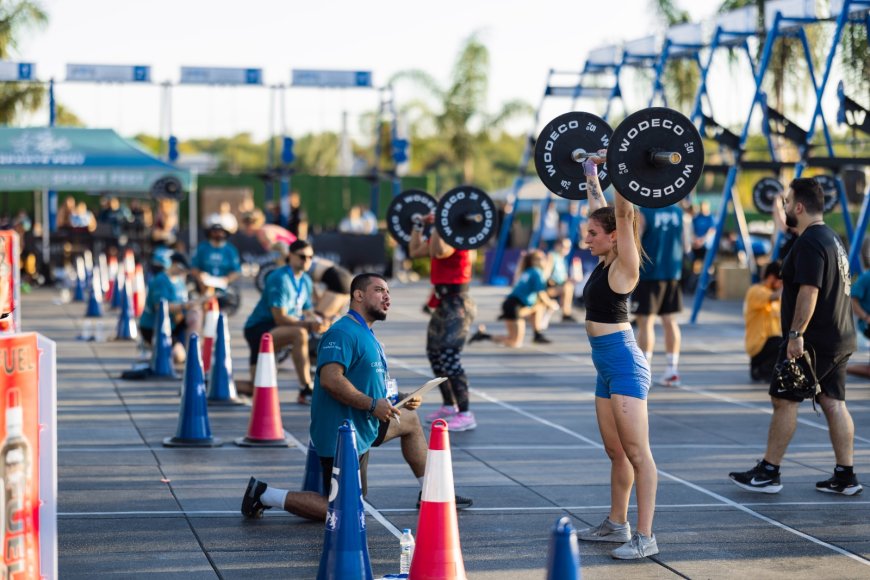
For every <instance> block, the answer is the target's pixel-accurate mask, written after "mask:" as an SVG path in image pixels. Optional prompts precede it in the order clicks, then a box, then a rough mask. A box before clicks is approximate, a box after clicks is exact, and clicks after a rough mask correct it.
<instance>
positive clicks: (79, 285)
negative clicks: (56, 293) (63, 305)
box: [73, 273, 87, 302]
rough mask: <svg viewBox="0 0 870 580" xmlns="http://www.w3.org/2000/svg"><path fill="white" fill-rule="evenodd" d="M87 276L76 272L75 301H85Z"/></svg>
mask: <svg viewBox="0 0 870 580" xmlns="http://www.w3.org/2000/svg"><path fill="white" fill-rule="evenodd" d="M86 277H87V276H81V275H79V273H76V287H75V289H74V291H73V302H84V301H85V278H86Z"/></svg>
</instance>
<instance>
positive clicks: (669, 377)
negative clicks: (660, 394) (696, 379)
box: [656, 373, 680, 387]
mask: <svg viewBox="0 0 870 580" xmlns="http://www.w3.org/2000/svg"><path fill="white" fill-rule="evenodd" d="M656 384H657V385H659V386H662V387H679V386H680V375H678V374H676V373H665V374H664V375H662V378H660V379H659V380H658V381H656Z"/></svg>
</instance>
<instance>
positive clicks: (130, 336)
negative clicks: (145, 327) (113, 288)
mask: <svg viewBox="0 0 870 580" xmlns="http://www.w3.org/2000/svg"><path fill="white" fill-rule="evenodd" d="M137 338H139V327H138V326H137V325H136V317H135V316H134V315H133V301H132V300H131V299H130V293H129V292H128V289H127V287H124V288H122V289H121V313H120V314H119V315H118V327H117V332H116V335H115V339H116V340H136V339H137Z"/></svg>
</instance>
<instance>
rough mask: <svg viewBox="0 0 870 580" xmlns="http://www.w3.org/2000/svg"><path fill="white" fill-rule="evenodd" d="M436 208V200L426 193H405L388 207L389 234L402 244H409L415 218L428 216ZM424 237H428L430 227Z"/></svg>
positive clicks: (415, 190) (417, 191)
mask: <svg viewBox="0 0 870 580" xmlns="http://www.w3.org/2000/svg"><path fill="white" fill-rule="evenodd" d="M436 206H437V202H436V201H435V198H434V197H432V196H431V195H429V194H428V193H426V192H425V191H421V190H419V189H409V190H406V191H403V192H402V193H400V194H399V195H397V196H396V197H394V198H393V201H391V202H390V205H389V207H387V232H389V234H390V235H391V236H392V237H393V239H394V240H396V241H397V242H399V243H400V244H408V243H409V242H410V241H411V230H412V229H413V227H414V216H416V215H418V216H421V217H422V216H427V215H429V214H430V213H432V212H433V211H435V207H436ZM423 235H424V236H426V237H428V235H429V228H428V227H427V229H426V230H425V231H424V232H423Z"/></svg>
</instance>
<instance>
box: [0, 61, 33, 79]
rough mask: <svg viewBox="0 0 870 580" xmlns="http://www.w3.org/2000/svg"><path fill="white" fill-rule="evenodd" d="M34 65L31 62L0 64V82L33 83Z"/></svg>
mask: <svg viewBox="0 0 870 580" xmlns="http://www.w3.org/2000/svg"><path fill="white" fill-rule="evenodd" d="M35 80H36V65H34V64H33V63H32V62H0V81H35Z"/></svg>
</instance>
